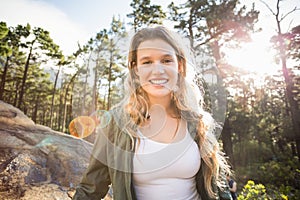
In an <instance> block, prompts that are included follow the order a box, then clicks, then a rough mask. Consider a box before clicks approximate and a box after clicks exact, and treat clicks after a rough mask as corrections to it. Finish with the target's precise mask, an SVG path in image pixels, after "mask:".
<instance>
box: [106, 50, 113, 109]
mask: <svg viewBox="0 0 300 200" xmlns="http://www.w3.org/2000/svg"><path fill="white" fill-rule="evenodd" d="M112 66H113V55H112V52H110V62H109V71H108V94H107V108H106V109H107V110H109V109H110V106H111V88H110V87H111V73H112V72H111V71H112Z"/></svg>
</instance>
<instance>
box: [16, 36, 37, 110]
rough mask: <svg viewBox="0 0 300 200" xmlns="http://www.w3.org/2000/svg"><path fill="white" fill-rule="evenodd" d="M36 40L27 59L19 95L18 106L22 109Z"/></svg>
mask: <svg viewBox="0 0 300 200" xmlns="http://www.w3.org/2000/svg"><path fill="white" fill-rule="evenodd" d="M34 42H35V41H33V42H32V44H31V47H30V51H29V54H28V57H27V60H26V64H25V69H24V74H23V78H22V84H21V91H20V96H19V101H18V106H17V107H18V108H19V109H21V105H22V103H23V96H24V92H25V83H26V79H27V73H28V69H29V61H30V59H31V55H32V50H33V44H34Z"/></svg>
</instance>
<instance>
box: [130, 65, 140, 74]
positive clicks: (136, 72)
mask: <svg viewBox="0 0 300 200" xmlns="http://www.w3.org/2000/svg"><path fill="white" fill-rule="evenodd" d="M131 67H132V70H133V73H135V74H136V75H137V76H139V71H138V68H137V65H136V63H135V62H132V66H131Z"/></svg>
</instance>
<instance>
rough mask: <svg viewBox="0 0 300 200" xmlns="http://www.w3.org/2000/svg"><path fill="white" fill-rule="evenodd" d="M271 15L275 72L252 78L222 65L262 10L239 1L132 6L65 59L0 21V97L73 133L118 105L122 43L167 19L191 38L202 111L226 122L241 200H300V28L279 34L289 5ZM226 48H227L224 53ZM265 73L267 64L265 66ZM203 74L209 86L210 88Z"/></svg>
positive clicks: (38, 32)
mask: <svg viewBox="0 0 300 200" xmlns="http://www.w3.org/2000/svg"><path fill="white" fill-rule="evenodd" d="M261 2H262V3H264V5H265V6H266V7H267V8H268V10H269V11H270V13H269V14H270V15H271V16H272V17H273V20H274V23H276V25H277V30H276V32H274V35H273V36H272V37H270V38H269V41H270V45H271V46H272V48H273V49H274V50H275V51H276V55H274V60H275V62H276V63H277V64H278V65H279V66H280V70H278V71H277V72H276V73H274V74H269V75H265V76H264V77H262V78H261V80H260V81H258V78H257V74H255V72H250V71H247V70H245V69H243V68H240V67H239V66H232V65H230V64H229V63H227V62H226V59H225V58H226V50H225V49H226V48H227V47H233V48H238V46H239V45H240V44H242V43H245V42H247V41H249V40H250V37H251V33H253V32H256V31H259V30H260V29H263V28H264V27H258V26H257V25H256V24H257V22H258V21H259V16H260V14H261V13H260V11H259V10H256V7H255V4H253V5H252V7H246V6H245V5H243V4H242V3H241V2H240V1H238V0H201V1H200V0H186V1H185V3H182V4H176V3H173V2H171V1H170V3H169V5H168V8H167V9H165V10H164V9H163V7H162V6H161V5H157V4H152V3H151V1H150V0H132V1H131V3H130V6H131V8H132V12H131V13H128V14H127V19H128V22H129V23H125V22H123V21H122V20H120V19H119V18H118V17H113V18H112V20H111V25H110V27H109V28H107V29H105V28H103V29H101V27H100V30H99V31H98V32H97V33H96V34H95V35H94V37H92V38H90V39H89V40H88V41H86V43H85V44H78V49H77V50H76V51H75V52H74V53H73V54H72V55H64V53H63V51H62V50H61V49H60V47H59V45H58V44H56V43H55V42H54V41H53V39H52V38H51V33H50V32H49V31H47V30H45V29H43V27H32V26H31V25H30V24H29V23H28V24H19V25H17V26H10V25H9V24H7V22H5V21H1V22H0V100H2V101H4V102H7V103H9V104H11V105H13V106H15V107H17V108H19V109H20V110H21V111H23V112H24V114H26V115H27V116H28V117H30V118H31V119H32V120H33V121H34V122H35V123H37V124H41V125H45V126H48V127H50V128H52V129H53V130H57V131H60V132H64V133H66V134H70V131H69V128H68V126H69V124H70V122H71V121H72V119H74V118H76V117H77V116H90V115H95V114H97V112H98V111H101V110H109V109H110V108H111V107H112V106H113V105H115V104H116V103H117V102H119V101H120V100H121V99H122V93H124V92H125V91H124V90H123V87H122V82H123V81H124V78H125V76H126V73H127V71H126V65H127V63H126V62H127V61H126V51H125V52H124V50H123V49H122V45H123V46H124V45H125V46H126V44H124V43H126V38H128V36H129V30H133V31H137V30H139V29H141V28H143V27H147V26H150V25H153V24H163V23H164V21H166V20H168V21H169V22H171V23H172V24H173V27H174V30H176V31H177V32H178V33H180V34H181V35H183V36H186V37H187V38H188V39H189V41H188V42H189V45H190V46H191V48H192V52H193V53H194V54H195V56H196V57H197V59H196V64H195V66H197V73H196V74H195V75H194V77H193V79H194V81H195V83H196V84H197V85H198V86H199V87H203V88H204V90H205V94H206V95H205V98H204V101H205V109H206V110H208V111H210V112H212V113H213V116H214V117H215V119H216V120H217V121H218V122H220V123H221V124H222V127H223V128H222V130H221V133H220V143H221V144H222V148H223V149H224V151H225V153H226V155H227V156H228V159H229V161H230V164H231V166H232V168H233V170H234V172H235V173H234V179H235V180H236V182H237V185H238V199H239V200H243V199H291V200H297V199H300V106H299V105H300V24H299V25H297V26H294V27H290V29H289V31H288V32H283V30H282V23H289V22H285V21H284V20H285V19H286V17H287V16H288V15H291V14H292V13H293V12H297V11H298V12H299V8H297V7H295V8H294V9H293V10H290V11H288V12H286V13H282V10H281V9H282V6H283V4H284V3H288V2H285V1H281V0H276V2H277V4H276V5H277V6H276V7H274V8H273V7H271V6H270V5H268V4H267V3H265V2H264V1H261ZM225 47H226V48H225ZM266 67H269V66H266ZM205 77H209V79H210V80H211V81H207V79H205Z"/></svg>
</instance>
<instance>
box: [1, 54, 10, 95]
mask: <svg viewBox="0 0 300 200" xmlns="http://www.w3.org/2000/svg"><path fill="white" fill-rule="evenodd" d="M8 63H9V57H8V56H7V57H6V61H5V65H4V70H3V73H2V78H1V85H0V100H3V94H4V89H5V79H6V74H7V69H8Z"/></svg>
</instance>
